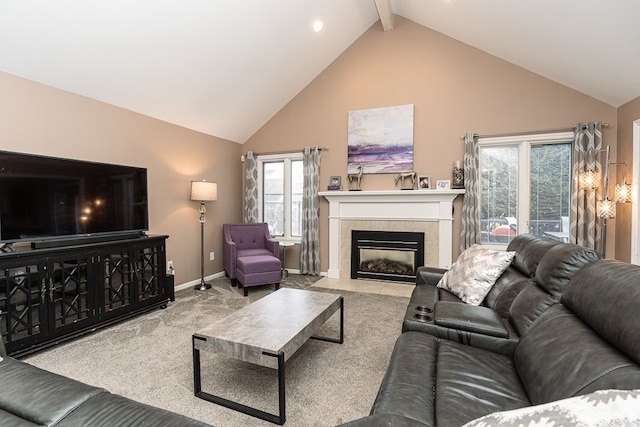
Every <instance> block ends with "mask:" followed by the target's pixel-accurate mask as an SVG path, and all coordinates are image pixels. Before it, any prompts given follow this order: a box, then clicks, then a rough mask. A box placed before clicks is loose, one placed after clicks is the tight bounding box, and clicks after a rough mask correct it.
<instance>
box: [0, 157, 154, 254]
mask: <svg viewBox="0 0 640 427" xmlns="http://www.w3.org/2000/svg"><path fill="white" fill-rule="evenodd" d="M147 229H148V204H147V170H146V169H145V168H137V167H131V166H120V165H112V164H106V163H94V162H85V161H79V160H68V159H60V158H54V157H45V156H36V155H30V154H19V153H10V152H5V151H0V241H2V242H17V241H23V240H24V241H34V240H39V239H48V238H53V237H67V236H69V237H71V236H80V235H93V234H106V233H124V232H138V231H145V230H147Z"/></svg>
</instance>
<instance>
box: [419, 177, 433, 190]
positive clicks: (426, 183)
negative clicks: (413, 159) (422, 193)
mask: <svg viewBox="0 0 640 427" xmlns="http://www.w3.org/2000/svg"><path fill="white" fill-rule="evenodd" d="M431 189H432V188H431V176H429V175H424V174H422V175H418V190H431Z"/></svg>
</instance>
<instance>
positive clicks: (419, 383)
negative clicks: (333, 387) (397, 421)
mask: <svg viewBox="0 0 640 427" xmlns="http://www.w3.org/2000/svg"><path fill="white" fill-rule="evenodd" d="M529 405H530V402H529V399H528V398H527V395H526V393H525V391H524V388H523V387H522V384H521V383H520V380H519V379H518V376H517V374H516V371H515V368H514V366H513V363H512V362H511V359H510V358H508V357H505V356H502V355H500V354H496V353H492V352H489V351H485V350H481V349H477V348H473V347H469V346H466V345H463V344H459V343H455V342H450V341H446V340H439V339H438V338H435V337H433V336H431V335H428V334H423V333H420V332H405V333H403V334H402V335H400V337H399V338H398V340H397V342H396V346H395V348H394V350H393V355H392V356H391V361H390V363H389V367H388V369H387V373H386V375H385V377H384V379H383V381H382V385H381V386H380V390H379V392H378V396H377V398H376V401H375V403H374V405H373V408H372V411H371V413H372V414H373V415H379V414H391V415H401V416H404V417H407V418H410V419H413V420H415V421H417V422H420V423H423V424H425V425H429V426H435V425H436V424H437V425H438V426H459V425H462V424H464V423H465V422H468V421H471V420H473V419H475V418H478V417H481V416H483V415H487V414H490V413H492V412H496V411H504V410H508V409H516V408H521V407H524V406H529Z"/></svg>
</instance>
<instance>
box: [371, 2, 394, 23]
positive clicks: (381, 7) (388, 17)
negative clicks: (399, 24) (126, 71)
mask: <svg viewBox="0 0 640 427" xmlns="http://www.w3.org/2000/svg"><path fill="white" fill-rule="evenodd" d="M373 2H374V3H375V4H376V9H378V16H380V23H381V24H382V29H383V30H384V31H389V30H393V12H392V11H391V1H390V0H373Z"/></svg>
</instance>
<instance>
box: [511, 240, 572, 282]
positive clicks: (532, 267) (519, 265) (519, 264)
mask: <svg viewBox="0 0 640 427" xmlns="http://www.w3.org/2000/svg"><path fill="white" fill-rule="evenodd" d="M558 244H560V242H559V241H558V240H553V239H549V238H546V237H540V236H534V235H533V234H520V235H518V236H516V237H515V238H514V239H513V240H512V241H511V242H510V243H509V246H507V251H515V253H516V256H515V257H514V258H513V262H512V264H511V266H512V267H513V268H514V269H516V270H518V271H519V272H520V273H522V274H523V275H524V276H527V277H533V276H534V275H535V274H536V269H537V268H538V264H539V263H540V260H542V257H543V256H544V255H545V254H546V253H547V251H549V249H551V248H552V247H554V246H556V245H558Z"/></svg>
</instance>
